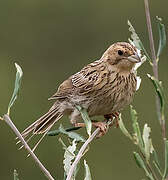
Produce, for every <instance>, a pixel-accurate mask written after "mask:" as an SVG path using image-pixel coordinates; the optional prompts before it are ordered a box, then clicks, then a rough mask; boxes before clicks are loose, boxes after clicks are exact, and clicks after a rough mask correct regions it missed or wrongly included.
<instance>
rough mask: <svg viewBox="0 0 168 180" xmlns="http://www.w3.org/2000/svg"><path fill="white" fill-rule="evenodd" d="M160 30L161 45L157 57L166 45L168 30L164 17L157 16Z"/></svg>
mask: <svg viewBox="0 0 168 180" xmlns="http://www.w3.org/2000/svg"><path fill="white" fill-rule="evenodd" d="M156 20H157V25H158V31H159V47H158V52H157V58H158V57H159V56H160V54H161V52H162V50H163V48H164V47H165V45H166V31H165V26H164V24H162V19H161V18H159V17H158V16H156Z"/></svg>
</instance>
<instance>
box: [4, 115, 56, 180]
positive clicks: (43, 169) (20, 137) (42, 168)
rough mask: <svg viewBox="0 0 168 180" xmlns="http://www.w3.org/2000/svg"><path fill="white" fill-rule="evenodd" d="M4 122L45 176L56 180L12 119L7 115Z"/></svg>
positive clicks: (50, 179)
mask: <svg viewBox="0 0 168 180" xmlns="http://www.w3.org/2000/svg"><path fill="white" fill-rule="evenodd" d="M3 119H4V121H5V122H6V123H7V124H8V125H9V126H10V128H11V129H12V130H13V132H14V133H15V134H16V136H17V137H18V138H19V140H20V141H21V142H22V144H23V145H24V147H25V149H27V151H28V152H29V154H30V155H31V156H32V158H33V159H34V161H35V162H36V163H37V164H38V166H39V167H40V169H41V170H42V172H43V173H44V175H45V176H46V177H47V178H48V179H49V180H54V178H53V177H52V176H51V174H50V172H49V171H48V170H47V169H46V168H45V167H44V166H43V164H42V163H41V162H40V160H39V159H38V158H37V156H36V155H35V154H34V153H33V151H32V150H31V148H30V147H29V145H28V144H27V143H26V141H25V140H24V138H23V137H22V135H21V134H20V132H19V131H18V129H17V128H16V126H15V125H14V124H13V122H12V120H11V119H10V117H9V116H8V115H7V114H5V115H4V117H3Z"/></svg>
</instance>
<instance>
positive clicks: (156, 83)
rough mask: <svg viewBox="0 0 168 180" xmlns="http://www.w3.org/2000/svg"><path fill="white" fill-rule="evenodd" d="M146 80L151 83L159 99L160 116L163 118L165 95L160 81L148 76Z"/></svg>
mask: <svg viewBox="0 0 168 180" xmlns="http://www.w3.org/2000/svg"><path fill="white" fill-rule="evenodd" d="M147 76H148V78H149V79H150V80H151V81H152V83H153V85H154V87H155V91H156V93H157V94H158V97H159V99H160V105H161V110H160V111H161V114H162V116H164V107H165V95H164V91H163V87H162V83H161V81H159V80H157V79H156V78H155V77H153V76H151V75H150V74H147Z"/></svg>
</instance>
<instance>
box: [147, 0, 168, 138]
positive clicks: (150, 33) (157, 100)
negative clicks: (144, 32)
mask: <svg viewBox="0 0 168 180" xmlns="http://www.w3.org/2000/svg"><path fill="white" fill-rule="evenodd" d="M144 4H145V14H146V22H147V28H148V35H149V42H150V49H151V54H152V59H153V68H152V69H153V74H154V77H155V78H156V79H157V80H158V62H157V58H156V53H155V47H154V40H153V33H152V25H151V19H150V11H149V2H148V0H144ZM156 110H157V114H158V117H159V121H160V125H161V129H162V136H163V139H165V138H166V128H165V119H163V118H162V116H161V112H160V100H159V97H158V95H157V94H156Z"/></svg>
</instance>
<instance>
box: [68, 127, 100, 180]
mask: <svg viewBox="0 0 168 180" xmlns="http://www.w3.org/2000/svg"><path fill="white" fill-rule="evenodd" d="M99 132H100V129H99V128H97V129H96V130H95V131H94V132H93V133H92V134H91V136H90V137H89V138H88V139H87V140H86V142H85V143H84V144H83V145H82V147H81V149H80V150H79V152H78V154H77V156H76V158H75V161H74V162H73V164H72V166H71V168H70V170H69V173H68V176H67V178H66V180H71V178H72V175H73V172H74V170H75V167H76V166H77V164H78V162H79V160H80V159H81V158H82V156H83V153H84V151H85V150H86V148H87V146H88V145H89V143H90V142H91V141H92V140H93V139H94V138H95V136H96V135H97V134H98V133H99Z"/></svg>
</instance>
